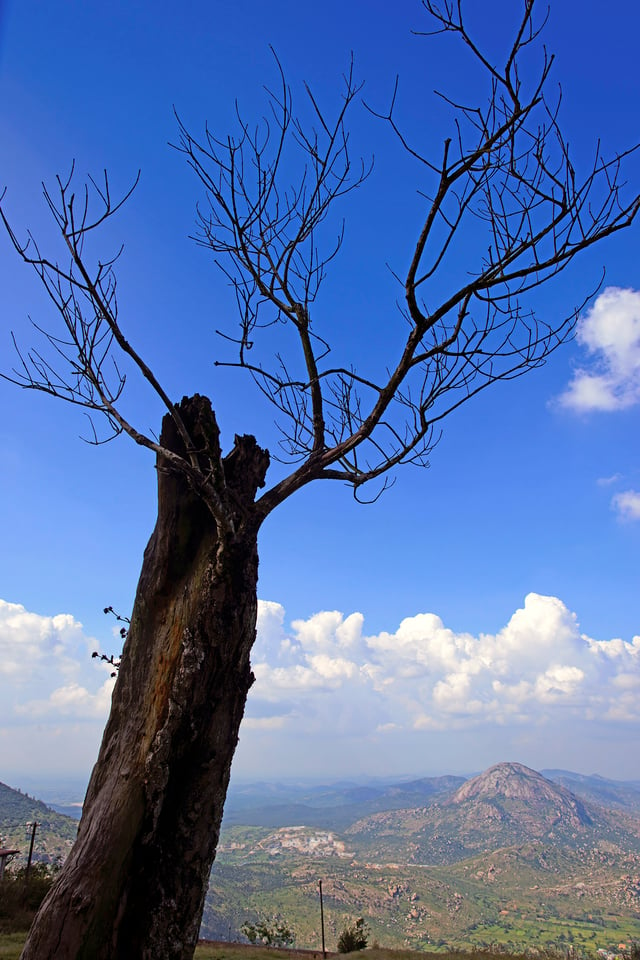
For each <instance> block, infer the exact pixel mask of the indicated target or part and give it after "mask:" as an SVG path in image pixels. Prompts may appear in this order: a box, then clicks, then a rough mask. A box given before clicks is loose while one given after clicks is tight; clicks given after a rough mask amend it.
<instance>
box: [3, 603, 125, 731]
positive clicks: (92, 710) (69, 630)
mask: <svg viewBox="0 0 640 960" xmlns="http://www.w3.org/2000/svg"><path fill="white" fill-rule="evenodd" d="M97 646H98V643H97V641H95V640H93V639H92V638H90V637H87V636H86V635H85V633H84V631H83V629H82V624H81V623H79V622H78V621H77V620H75V619H74V618H73V617H72V616H71V615H70V614H66V613H61V614H57V615H55V616H43V615H41V614H38V613H32V612H30V611H28V610H26V609H25V608H24V607H23V606H22V604H19V603H8V602H7V601H5V600H0V683H1V687H0V692H1V695H0V723H11V722H12V719H13V718H16V717H20V718H25V717H32V718H33V717H44V716H49V717H54V716H67V717H69V716H75V717H97V718H100V719H101V720H103V721H104V719H105V718H106V716H107V713H108V710H109V702H110V698H111V690H112V688H113V681H112V680H111V678H109V679H108V680H105V677H104V675H105V672H109V671H110V670H111V668H110V667H108V666H105V665H104V664H98V663H97V662H96V661H95V660H92V659H91V652H92V650H94V649H95V648H96V647H97ZM91 686H93V687H94V689H95V692H91V690H90V687H91ZM20 722H24V720H21V721H20Z"/></svg>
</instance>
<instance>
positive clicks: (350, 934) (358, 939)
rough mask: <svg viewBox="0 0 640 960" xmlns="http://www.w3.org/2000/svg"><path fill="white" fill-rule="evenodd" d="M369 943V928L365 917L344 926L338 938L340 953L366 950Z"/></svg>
mask: <svg viewBox="0 0 640 960" xmlns="http://www.w3.org/2000/svg"><path fill="white" fill-rule="evenodd" d="M368 943H369V928H368V926H367V924H366V923H365V922H364V918H363V917H359V918H358V919H357V920H356V921H355V922H354V923H351V924H349V925H348V926H346V927H345V928H344V930H343V931H342V933H341V934H340V936H339V938H338V953H355V952H357V951H358V950H365V949H366V947H367V944H368Z"/></svg>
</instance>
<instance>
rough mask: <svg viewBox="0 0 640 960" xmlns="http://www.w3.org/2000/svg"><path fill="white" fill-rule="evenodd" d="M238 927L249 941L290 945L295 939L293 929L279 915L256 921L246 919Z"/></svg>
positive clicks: (269, 944)
mask: <svg viewBox="0 0 640 960" xmlns="http://www.w3.org/2000/svg"><path fill="white" fill-rule="evenodd" d="M240 929H241V930H242V932H243V934H244V935H245V937H246V938H247V940H248V941H249V943H263V944H265V946H268V947H290V946H291V945H292V944H293V943H295V939H296V935H295V933H294V932H293V930H292V929H291V928H290V927H288V926H287V924H286V923H284V921H283V920H281V919H280V917H272V918H271V919H270V920H258V921H256V923H249V921H248V920H247V921H245V922H244V923H243V924H242V926H241V927H240Z"/></svg>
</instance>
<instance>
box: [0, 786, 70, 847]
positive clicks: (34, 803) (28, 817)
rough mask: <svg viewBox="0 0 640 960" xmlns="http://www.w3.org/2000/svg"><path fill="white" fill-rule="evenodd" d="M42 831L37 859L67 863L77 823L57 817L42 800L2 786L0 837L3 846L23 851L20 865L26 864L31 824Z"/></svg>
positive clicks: (0, 795)
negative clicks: (65, 861) (36, 825)
mask: <svg viewBox="0 0 640 960" xmlns="http://www.w3.org/2000/svg"><path fill="white" fill-rule="evenodd" d="M34 821H36V823H37V824H38V828H37V831H36V839H35V844H34V848H33V859H34V860H35V861H41V862H43V863H57V862H59V861H60V860H63V859H64V858H65V857H66V856H67V854H68V853H69V851H70V850H71V847H72V845H73V841H74V840H75V837H76V832H77V829H78V823H77V820H74V819H72V818H71V817H66V816H64V815H63V814H60V813H56V811H55V810H52V809H51V808H50V807H48V806H46V804H44V803H42V802H41V801H40V800H36V799H34V797H30V796H29V795H28V794H26V793H21V791H20V790H14V789H13V788H12V787H8V786H7V785H6V784H5V783H0V837H2V844H3V845H6V846H7V847H10V848H11V849H14V850H20V851H21V854H20V856H19V857H16V861H15V862H17V863H26V860H27V856H28V852H29V841H30V837H31V824H32V823H33V822H34Z"/></svg>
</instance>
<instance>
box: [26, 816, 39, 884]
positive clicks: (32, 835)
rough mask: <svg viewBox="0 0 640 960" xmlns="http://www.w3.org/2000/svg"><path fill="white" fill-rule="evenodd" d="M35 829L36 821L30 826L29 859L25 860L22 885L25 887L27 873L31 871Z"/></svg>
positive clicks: (27, 879)
mask: <svg viewBox="0 0 640 960" xmlns="http://www.w3.org/2000/svg"><path fill="white" fill-rule="evenodd" d="M37 827H38V824H37V823H36V821H35V820H34V821H33V823H32V824H31V843H30V844H29V857H28V859H27V870H26V873H25V875H24V883H25V886H26V885H27V884H28V883H29V873H30V871H31V858H32V856H33V844H34V842H35V839H36V829H37Z"/></svg>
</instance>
